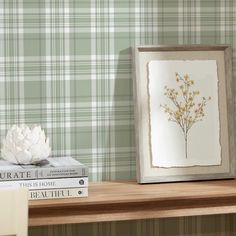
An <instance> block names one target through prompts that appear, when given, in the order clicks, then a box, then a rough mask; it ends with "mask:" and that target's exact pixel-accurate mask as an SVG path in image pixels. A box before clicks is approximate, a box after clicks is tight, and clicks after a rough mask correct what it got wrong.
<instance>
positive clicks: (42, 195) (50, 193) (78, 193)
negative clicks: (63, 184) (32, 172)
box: [28, 188, 88, 200]
mask: <svg viewBox="0 0 236 236" xmlns="http://www.w3.org/2000/svg"><path fill="white" fill-rule="evenodd" d="M28 196H29V200H39V199H59V198H80V197H87V196H88V188H57V189H36V190H29V194H28Z"/></svg>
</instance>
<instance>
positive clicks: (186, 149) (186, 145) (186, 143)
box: [184, 132, 188, 159]
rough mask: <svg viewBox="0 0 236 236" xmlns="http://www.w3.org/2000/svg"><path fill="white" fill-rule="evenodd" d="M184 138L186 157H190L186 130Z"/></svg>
mask: <svg viewBox="0 0 236 236" xmlns="http://www.w3.org/2000/svg"><path fill="white" fill-rule="evenodd" d="M184 139H185V157H186V159H188V133H187V132H186V133H185V134H184Z"/></svg>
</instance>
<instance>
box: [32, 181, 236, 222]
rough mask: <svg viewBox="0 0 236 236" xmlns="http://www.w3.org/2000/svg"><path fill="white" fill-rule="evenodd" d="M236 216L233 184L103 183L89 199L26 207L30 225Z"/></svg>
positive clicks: (235, 183) (42, 202)
mask: <svg viewBox="0 0 236 236" xmlns="http://www.w3.org/2000/svg"><path fill="white" fill-rule="evenodd" d="M235 212H236V180H217V181H196V182H182V183H166V184H163V183H162V184H145V185H140V184H137V183H136V182H102V183H93V184H91V185H90V187H89V197H88V198H74V199H58V200H37V201H30V203H29V225H30V226H39V225H53V224H71V223H87V222H102V221H121V220H135V219H148V218H164V217H179V216H192V215H209V214H224V213H235Z"/></svg>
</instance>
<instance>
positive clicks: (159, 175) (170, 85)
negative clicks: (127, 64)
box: [134, 45, 235, 183]
mask: <svg viewBox="0 0 236 236" xmlns="http://www.w3.org/2000/svg"><path fill="white" fill-rule="evenodd" d="M231 57H232V52H231V47H230V46H228V45H216V46H202V45H191V46H140V47H136V48H135V49H134V68H135V78H134V98H135V131H136V146H137V178H138V182H139V183H150V182H169V181H187V180H204V179H223V178H233V177H234V172H235V140H234V102H233V101H234V100H233V80H232V60H231Z"/></svg>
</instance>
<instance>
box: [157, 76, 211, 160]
mask: <svg viewBox="0 0 236 236" xmlns="http://www.w3.org/2000/svg"><path fill="white" fill-rule="evenodd" d="M175 77H176V82H177V84H178V88H177V89H175V88H168V87H167V86H165V87H164V89H165V93H164V95H165V96H166V97H168V99H169V100H170V101H171V102H172V106H168V105H167V104H164V105H162V104H161V107H163V108H164V111H165V113H167V114H168V117H169V118H168V121H171V122H174V123H176V124H177V125H178V126H179V127H180V128H181V130H182V132H183V135H184V141H185V157H186V158H188V135H189V131H190V129H191V128H192V127H193V125H195V124H196V123H197V122H200V121H202V120H203V118H204V116H205V111H204V109H205V106H206V104H207V102H208V101H209V100H211V97H208V98H206V97H201V98H200V99H199V98H198V97H199V95H200V92H199V90H194V80H191V79H190V77H189V75H188V74H185V75H184V76H181V75H179V74H178V73H177V72H176V73H175Z"/></svg>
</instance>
